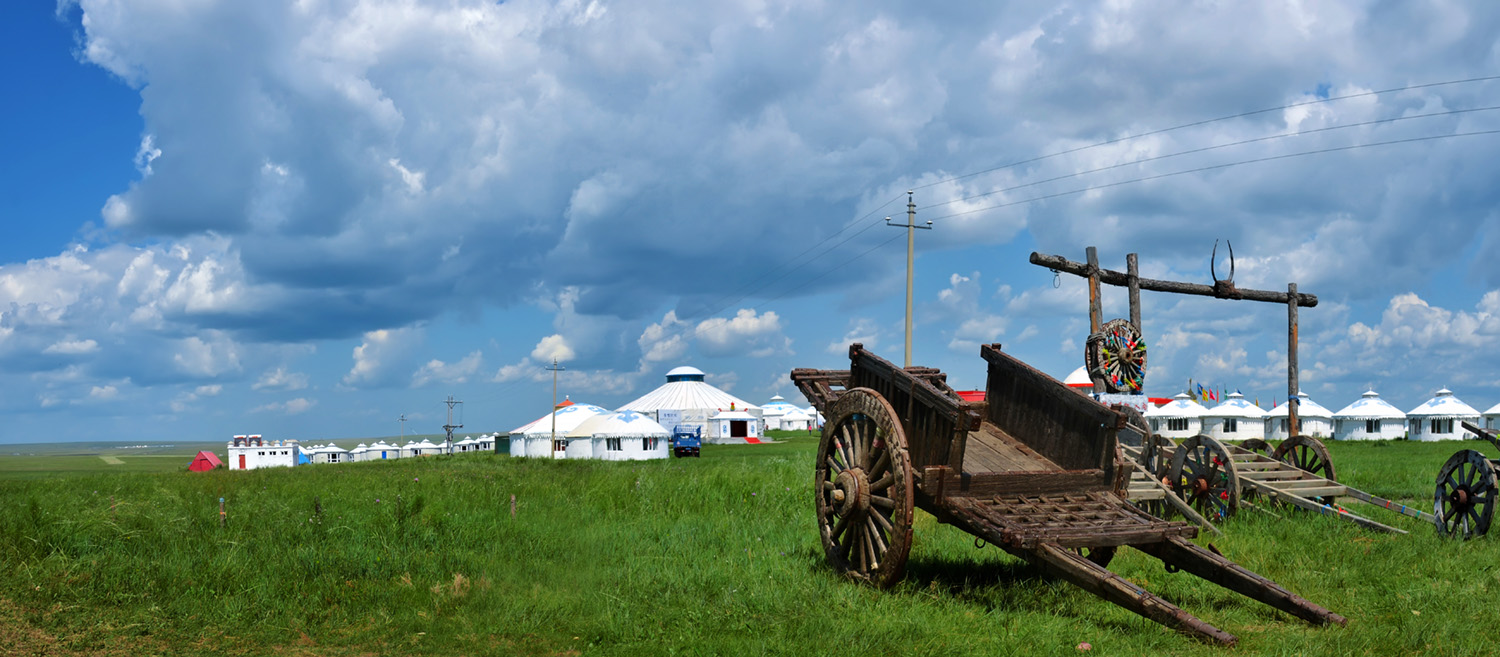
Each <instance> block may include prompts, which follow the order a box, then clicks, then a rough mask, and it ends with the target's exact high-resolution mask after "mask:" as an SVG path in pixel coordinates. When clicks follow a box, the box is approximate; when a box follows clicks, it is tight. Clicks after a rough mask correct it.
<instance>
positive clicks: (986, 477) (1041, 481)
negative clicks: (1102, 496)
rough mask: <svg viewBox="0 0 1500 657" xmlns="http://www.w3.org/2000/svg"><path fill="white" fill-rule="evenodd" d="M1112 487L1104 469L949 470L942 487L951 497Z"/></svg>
mask: <svg viewBox="0 0 1500 657" xmlns="http://www.w3.org/2000/svg"><path fill="white" fill-rule="evenodd" d="M1111 488H1112V482H1111V480H1110V478H1109V477H1106V476H1105V475H1104V472H1103V471H1102V470H1073V471H1064V472H1004V473H998V472H992V473H984V474H968V473H965V474H958V473H955V472H949V473H948V475H947V478H946V480H945V481H944V482H943V490H944V491H945V494H946V495H947V496H948V497H995V496H998V495H1022V494H1029V495H1052V494H1057V493H1087V492H1096V491H1098V492H1107V491H1109V490H1111Z"/></svg>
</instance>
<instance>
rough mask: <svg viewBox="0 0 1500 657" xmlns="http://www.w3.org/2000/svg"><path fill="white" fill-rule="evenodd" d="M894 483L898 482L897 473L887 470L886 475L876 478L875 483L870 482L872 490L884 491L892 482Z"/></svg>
mask: <svg viewBox="0 0 1500 657" xmlns="http://www.w3.org/2000/svg"><path fill="white" fill-rule="evenodd" d="M894 483H896V475H895V473H893V472H887V473H886V475H885V476H884V477H881V478H880V479H878V480H876V481H875V482H874V483H872V484H870V491H871V492H878V491H883V490H885V489H887V488H890V487H891V484H894Z"/></svg>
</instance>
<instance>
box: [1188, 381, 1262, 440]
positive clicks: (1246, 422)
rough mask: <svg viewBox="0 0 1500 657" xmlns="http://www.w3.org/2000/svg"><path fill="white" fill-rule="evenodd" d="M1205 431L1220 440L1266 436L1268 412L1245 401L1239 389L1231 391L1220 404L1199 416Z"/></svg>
mask: <svg viewBox="0 0 1500 657" xmlns="http://www.w3.org/2000/svg"><path fill="white" fill-rule="evenodd" d="M1199 420H1200V421H1201V422H1202V424H1203V433H1205V434H1207V435H1209V436H1212V437H1214V438H1217V439H1219V440H1249V439H1251V438H1265V437H1266V412H1265V411H1264V410H1263V409H1261V407H1259V406H1256V405H1255V404H1252V403H1250V402H1248V401H1245V396H1244V395H1242V394H1240V393H1239V392H1238V391H1235V392H1231V393H1229V394H1228V395H1226V396H1225V399H1224V401H1223V402H1222V403H1220V404H1219V405H1218V406H1215V407H1213V408H1210V409H1208V410H1205V411H1203V414H1202V415H1200V416H1199Z"/></svg>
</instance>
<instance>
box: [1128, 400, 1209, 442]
mask: <svg viewBox="0 0 1500 657" xmlns="http://www.w3.org/2000/svg"><path fill="white" fill-rule="evenodd" d="M1207 410H1208V409H1206V408H1203V405H1202V404H1199V403H1198V402H1195V401H1193V400H1192V398H1191V397H1188V395H1187V393H1185V392H1182V393H1178V394H1177V396H1176V397H1173V398H1172V401H1169V402H1167V403H1165V404H1163V405H1161V406H1157V407H1156V408H1148V409H1146V412H1145V414H1144V415H1145V418H1146V420H1147V421H1149V422H1150V423H1151V432H1152V433H1154V434H1156V435H1158V436H1165V437H1167V438H1191V437H1193V436H1196V435H1198V434H1200V433H1203V413H1204V412H1205V411H1207Z"/></svg>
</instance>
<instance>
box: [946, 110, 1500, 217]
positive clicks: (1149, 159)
mask: <svg viewBox="0 0 1500 657" xmlns="http://www.w3.org/2000/svg"><path fill="white" fill-rule="evenodd" d="M1495 110H1500V105H1493V106H1489V107H1476V108H1472V109H1459V110H1448V111H1445V112H1432V113H1428V114H1414V115H1411V116H1397V117H1392V118H1388V119H1375V120H1372V121H1362V122H1360V123H1350V124H1346V125H1336V126H1326V127H1322V128H1313V129H1311V130H1303V131H1300V132H1287V133H1282V134H1279V135H1267V136H1265V137H1255V138H1252V139H1242V140H1240V141H1236V142H1231V143H1227V144H1216V145H1213V146H1204V147H1202V148H1194V149H1190V150H1185V151H1179V152H1176V153H1168V154H1166V155H1155V156H1152V157H1146V158H1141V159H1139V160H1132V161H1130V162H1121V163H1119V164H1111V165H1109V166H1105V167H1099V168H1097V169H1089V170H1088V171H1075V172H1073V173H1069V174H1064V175H1060V176H1054V177H1052V178H1047V179H1045V180H1037V181H1033V182H1028V183H1024V184H1020V185H1015V186H1012V187H1006V188H1004V189H996V190H992V191H988V192H984V193H982V194H974V195H972V196H965V197H962V198H956V199H953V200H950V201H943V202H941V203H934V204H932V205H928V206H924V207H921V208H918V209H919V210H931V209H932V208H938V207H942V206H945V205H952V204H954V203H962V202H964V201H972V200H974V199H976V198H983V197H986V196H994V195H995V194H1003V193H1005V192H1013V191H1015V190H1018V189H1025V188H1027V187H1035V186H1037V185H1044V184H1046V183H1050V182H1057V181H1059V180H1066V179H1068V178H1078V177H1081V176H1086V175H1089V174H1093V173H1099V172H1101V171H1109V170H1111V169H1118V168H1121V167H1128V166H1132V165H1136V164H1145V163H1147V162H1156V161H1158V160H1167V159H1171V158H1174V157H1182V156H1184V155H1193V154H1196V153H1206V152H1208V151H1213V150H1220V149H1224V148H1233V147H1235V146H1244V145H1246V144H1254V143H1258V142H1263V141H1274V140H1277V139H1286V138H1288V137H1301V136H1304V135H1313V134H1318V133H1321V132H1332V131H1335V130H1348V129H1350V128H1362V127H1368V126H1372V125H1379V124H1384V123H1395V122H1398V121H1406V120H1410V119H1428V118H1435V117H1440V116H1450V115H1454V114H1468V113H1473V112H1490V111H1495Z"/></svg>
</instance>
